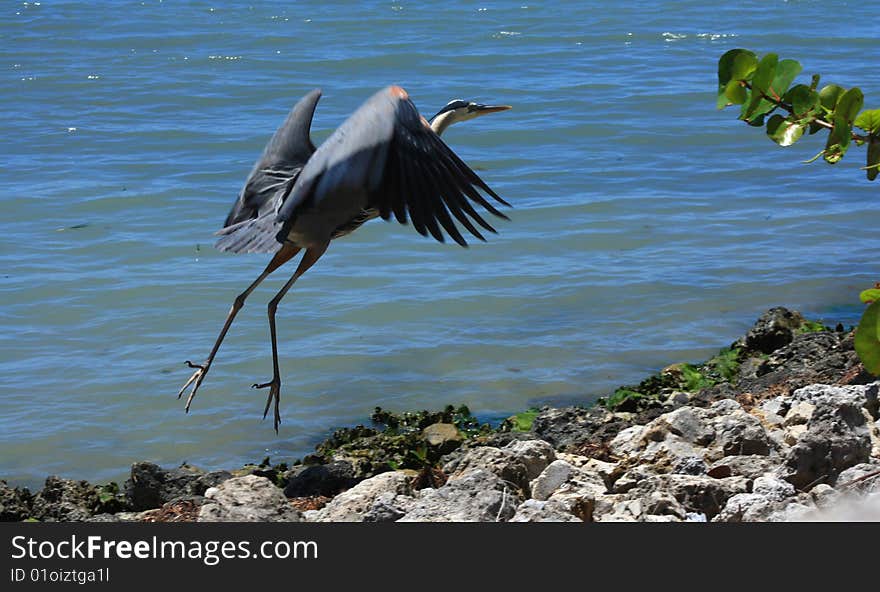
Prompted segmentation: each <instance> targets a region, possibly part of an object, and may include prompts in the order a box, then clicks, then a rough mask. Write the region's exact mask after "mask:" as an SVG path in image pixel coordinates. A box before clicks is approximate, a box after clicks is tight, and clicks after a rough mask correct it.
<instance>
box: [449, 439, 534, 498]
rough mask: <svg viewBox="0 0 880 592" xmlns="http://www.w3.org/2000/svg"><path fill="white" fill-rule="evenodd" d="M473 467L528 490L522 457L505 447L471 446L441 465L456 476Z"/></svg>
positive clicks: (526, 470) (526, 473)
mask: <svg viewBox="0 0 880 592" xmlns="http://www.w3.org/2000/svg"><path fill="white" fill-rule="evenodd" d="M474 469H484V470H486V471H489V472H491V473H494V474H495V475H498V477H500V478H501V479H503V480H504V481H507V482H508V483H510V484H511V485H512V486H513V487H517V488H519V489H521V490H523V491H528V487H529V479H528V469H526V465H525V463H524V462H523V461H522V459H520V458H518V457H517V456H516V455H515V454H514V453H513V451H511V450H508V449H507V448H495V447H493V446H480V447H479V448H471V449H470V450H468V451H467V452H466V453H465V454H464V456H461V457H459V458H456V459H455V460H453V461H451V462H449V463H447V464H446V465H445V466H444V467H443V472H445V473H446V474H447V475H451V476H452V477H456V476H459V475H461V474H463V473H467V472H469V471H472V470H474Z"/></svg>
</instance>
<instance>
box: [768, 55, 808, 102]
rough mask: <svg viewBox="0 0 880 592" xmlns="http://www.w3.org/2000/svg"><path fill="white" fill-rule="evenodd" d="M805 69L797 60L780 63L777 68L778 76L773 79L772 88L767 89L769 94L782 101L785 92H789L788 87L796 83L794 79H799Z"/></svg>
mask: <svg viewBox="0 0 880 592" xmlns="http://www.w3.org/2000/svg"><path fill="white" fill-rule="evenodd" d="M803 69H804V67H803V66H801V63H800V62H798V61H797V60H782V61H781V62H779V63H778V64H777V66H776V75H775V76H774V77H773V82H772V83H771V85H770V88H769V89H767V90H768V92H767V94H768V95H770V96H771V97H773V98H775V99H781V98H782V96H783V95H784V94H785V91H787V90H788V87H789V86H791V83H792V82H794V79H795V78H797V75H798V74H800V73H801V71H803Z"/></svg>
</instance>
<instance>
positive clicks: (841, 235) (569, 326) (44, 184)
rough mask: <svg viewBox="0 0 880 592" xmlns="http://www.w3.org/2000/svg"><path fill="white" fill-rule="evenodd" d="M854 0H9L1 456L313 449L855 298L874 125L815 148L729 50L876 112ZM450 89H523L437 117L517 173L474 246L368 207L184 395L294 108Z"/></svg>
mask: <svg viewBox="0 0 880 592" xmlns="http://www.w3.org/2000/svg"><path fill="white" fill-rule="evenodd" d="M864 11H865V5H864V4H863V3H856V2H850V3H843V2H810V1H804V2H795V1H791V2H780V1H769V2H768V1H765V2H728V3H711V2H694V1H681V2H657V3H648V2H582V1H581V2H533V1H532V0H518V1H516V2H495V1H484V2H460V1H457V0H450V1H446V2H431V3H410V2H394V1H389V2H366V3H365V2H295V3H294V2H259V3H257V2H253V3H251V2H203V1H198V2H174V1H156V0H151V1H144V2H129V1H122V2H116V1H114V2H109V1H92V2H79V1H53V0H44V1H42V2H4V3H3V4H2V7H0V90H2V92H0V113H2V117H0V138H2V144H0V205H2V212H3V215H2V222H0V228H2V231H0V323H2V325H0V329H2V330H0V477H2V478H5V479H7V480H9V481H10V482H11V483H14V484H17V485H29V486H31V487H38V486H39V485H40V483H41V482H42V480H43V479H44V478H45V476H46V475H47V474H50V473H54V474H59V475H62V476H66V477H70V478H85V479H90V480H96V481H101V480H109V479H114V480H123V479H125V477H126V474H127V471H128V467H129V465H130V464H131V463H132V462H134V461H138V460H142V459H148V460H152V461H155V462H158V463H160V464H163V465H169V466H175V465H177V464H179V463H180V462H182V461H188V462H190V463H194V464H196V465H201V466H203V467H206V468H210V467H223V468H229V467H235V466H239V465H240V464H241V463H244V462H247V461H255V460H256V461H259V460H260V459H262V458H263V457H265V456H267V455H268V456H271V458H272V459H273V461H284V460H288V461H289V460H292V459H294V458H296V457H300V456H302V455H304V454H306V453H308V452H310V451H311V450H312V447H313V446H314V444H315V443H316V442H317V441H319V440H320V439H321V438H322V437H324V436H326V435H327V434H328V433H329V431H331V430H332V429H333V428H335V427H339V426H344V425H351V424H355V423H362V422H366V421H368V418H369V414H370V412H371V410H372V409H373V408H374V407H376V406H377V405H378V406H382V407H384V408H388V409H391V410H404V409H414V408H425V407H429V408H439V407H441V406H443V405H446V404H448V403H456V404H459V403H466V404H467V405H468V406H470V408H471V409H472V410H473V411H474V412H475V413H477V414H478V415H479V417H480V418H481V419H484V420H487V421H489V420H498V419H500V418H503V417H505V416H507V415H509V414H511V413H513V412H516V411H519V410H522V409H524V408H526V407H529V406H532V405H540V404H544V403H553V404H562V403H570V402H582V403H587V402H590V401H592V400H594V399H595V397H597V396H599V395H602V394H605V393H608V392H609V391H610V390H611V389H613V388H614V387H615V386H617V385H620V384H624V383H628V382H635V381H638V380H640V379H641V378H643V377H644V376H645V375H646V374H648V373H651V372H655V371H657V370H658V369H660V368H662V367H663V366H665V365H667V364H670V363H673V362H677V361H681V360H694V361H696V360H700V359H703V358H705V357H707V356H709V355H711V354H713V353H714V352H715V351H716V350H717V349H718V348H720V347H721V346H724V345H726V344H728V343H730V342H731V341H733V340H734V339H735V338H737V337H738V336H739V335H741V334H742V333H743V332H744V331H745V330H746V329H747V328H748V327H749V326H750V325H751V324H752V323H753V322H754V320H755V319H756V318H757V317H758V316H759V315H760V314H761V313H762V312H763V311H764V310H766V309H767V308H769V307H772V306H777V305H785V306H788V307H791V308H796V309H799V310H801V311H802V312H804V313H805V314H807V315H808V316H811V317H814V318H818V319H822V320H825V321H826V322H828V323H832V324H836V323H837V322H843V323H844V324H853V323H855V322H856V321H857V320H858V318H859V316H860V314H861V310H862V306H861V305H860V304H859V302H858V292H859V291H860V290H861V289H864V288H867V287H870V286H871V284H872V283H873V282H874V281H875V280H876V279H878V278H877V275H876V273H877V266H876V264H877V253H878V247H880V240H878V235H877V228H878V222H880V215H878V204H880V182H875V183H869V182H867V181H866V179H865V176H864V172H863V171H860V170H858V167H860V166H863V162H864V161H863V159H864V149H863V148H855V147H854V148H852V150H851V154H850V155H849V156H848V157H847V158H845V159H844V160H843V161H842V162H841V163H840V164H838V165H836V166H834V167H831V166H829V165H826V164H824V163H823V162H821V161H820V162H816V163H813V164H810V165H806V164H802V163H801V161H804V160H807V159H808V158H810V157H812V156H814V155H815V154H816V153H817V152H819V151H820V150H821V148H822V145H823V144H822V143H823V141H824V134H822V135H821V137H822V138H823V139H821V140H820V138H819V137H818V136H816V137H810V138H805V139H804V140H802V141H801V142H800V143H798V144H796V145H795V146H794V147H791V148H787V149H780V148H778V147H776V146H775V145H773V144H772V143H771V142H770V141H769V140H768V139H767V138H766V137H765V136H764V133H763V132H762V131H761V130H758V129H754V128H749V127H748V126H746V125H744V124H742V123H741V122H739V121H737V120H736V113H737V112H736V110H735V109H729V110H727V111H717V110H716V109H715V86H716V64H717V60H718V58H719V57H720V56H721V54H722V53H723V52H724V51H726V50H728V49H730V48H733V47H745V48H750V49H753V50H755V51H757V52H758V53H766V52H769V51H774V52H777V53H779V54H780V57H790V58H794V59H798V60H800V61H801V62H802V63H803V64H804V67H805V72H804V74H802V76H801V78H800V80H801V81H808V80H809V75H810V74H812V73H814V72H818V73H821V74H822V75H823V82H832V81H833V82H837V83H839V84H841V85H844V86H854V85H859V86H861V88H862V90H863V91H864V92H865V95H866V97H867V101H866V106H868V107H872V106H873V107H880V75H878V73H877V68H876V65H877V63H878V59H880V21H878V20H877V19H871V18H866V15H865V13H864ZM392 83H394V84H399V85H401V86H403V87H404V88H406V89H407V90H408V91H409V94H410V96H411V97H412V99H413V100H414V102H415V103H416V105H417V106H418V107H419V108H420V109H421V110H422V111H423V112H424V113H425V114H426V115H427V116H430V115H432V114H433V113H434V112H436V111H437V110H438V109H439V108H440V107H441V106H443V105H444V104H445V103H446V102H447V101H449V100H450V99H454V98H464V99H469V100H477V101H481V102H486V103H506V104H510V105H513V106H514V109H513V110H511V111H507V112H504V113H501V114H497V115H492V116H487V117H484V118H481V119H478V120H475V121H471V122H467V123H462V124H460V125H458V126H455V127H453V128H451V129H450V130H448V131H447V132H446V134H445V135H444V139H445V140H446V141H447V142H448V143H449V144H450V145H451V146H452V147H453V149H455V150H456V151H457V152H458V154H459V155H461V156H462V158H463V159H464V160H466V161H467V162H468V163H469V164H471V165H472V166H473V167H475V168H476V169H477V171H478V172H479V174H480V175H481V176H482V177H483V178H484V179H485V180H486V181H487V182H488V183H489V184H490V185H491V186H492V187H493V188H494V189H495V190H496V191H497V192H498V193H499V194H500V195H501V196H503V197H504V198H505V199H506V200H507V201H509V202H510V203H511V204H513V205H514V208H513V209H512V210H510V211H509V214H510V217H511V221H510V222H504V221H499V222H498V225H497V228H498V229H499V234H498V235H497V236H491V237H490V240H489V241H488V242H487V243H485V244H482V243H477V244H474V245H473V246H471V247H470V248H468V249H462V248H460V247H458V246H455V245H454V244H445V245H441V244H438V243H436V242H434V241H433V240H430V239H426V238H423V237H421V236H419V235H418V234H417V233H416V232H415V231H414V230H413V229H412V227H411V226H401V225H398V224H396V223H393V224H391V223H384V222H382V221H374V222H371V223H369V224H367V225H365V226H364V227H363V228H361V229H360V230H359V231H358V232H356V233H355V234H353V235H351V236H349V237H346V238H343V239H340V240H338V241H335V242H334V243H333V245H332V246H331V248H330V250H329V251H328V252H327V254H326V255H325V256H324V257H323V259H322V260H321V261H320V262H319V263H318V264H317V265H316V266H315V267H314V268H313V269H312V270H311V271H310V272H309V273H308V274H306V275H305V276H304V277H303V279H302V280H301V281H300V282H299V283H297V285H296V286H295V287H294V289H293V290H292V291H291V293H290V294H289V295H288V296H287V298H286V299H285V300H284V301H283V302H282V305H281V308H280V310H279V315H278V323H279V347H280V353H281V366H282V375H283V376H282V379H283V385H282V408H281V412H282V417H283V423H282V425H281V429H280V433H279V434H278V435H276V434H275V432H274V431H273V430H272V423H271V419H270V420H266V421H262V420H261V415H262V408H263V403H264V401H265V394H266V393H265V391H254V390H252V389H251V388H250V386H251V384H252V383H255V382H263V381H267V380H269V378H270V377H271V355H270V348H269V335H268V325H267V321H266V302H267V301H268V300H269V299H270V298H271V296H272V295H273V294H274V293H275V291H276V290H277V289H278V288H279V287H280V286H281V284H283V282H284V281H285V280H286V278H287V277H288V276H287V274H288V273H290V272H292V270H293V267H292V266H291V268H290V269H282V270H281V271H279V272H277V273H276V274H275V275H274V276H273V277H271V278H270V279H269V280H267V281H266V282H265V283H264V284H263V286H262V287H261V288H260V289H258V290H257V291H256V292H255V293H254V294H253V295H252V296H251V298H250V300H249V301H248V305H247V306H246V307H245V309H244V310H243V311H242V312H241V313H240V314H239V317H238V319H237V320H236V323H235V324H234V325H233V327H232V330H231V331H230V333H229V335H228V337H227V339H226V342H225V343H224V345H223V347H222V349H221V350H220V353H219V355H218V356H217V359H216V361H215V364H214V366H213V368H212V370H211V372H210V374H209V375H208V377H207V379H206V381H205V383H204V384H203V386H202V388H201V390H200V392H199V395H198V396H197V398H196V400H195V402H194V405H193V409H192V411H191V413H190V414H189V415H186V414H184V411H183V402H182V401H179V400H178V399H177V398H176V394H177V391H178V389H179V388H180V386H181V385H182V384H183V382H184V381H185V380H186V379H187V378H188V377H189V375H190V372H191V371H190V370H189V369H188V368H186V367H185V365H184V360H188V359H189V360H193V361H195V362H201V361H202V360H203V359H204V358H205V356H206V355H207V353H208V350H209V349H210V346H211V344H212V343H213V340H214V338H215V337H216V335H217V332H218V331H219V329H220V326H221V324H222V322H223V319H224V317H225V315H226V313H227V311H228V309H229V306H230V304H231V302H232V299H233V298H234V297H235V295H236V294H238V293H239V292H240V291H241V290H243V289H244V288H245V287H246V286H247V285H248V284H249V283H250V282H251V281H252V280H253V279H254V278H255V277H256V276H257V274H258V273H259V272H260V271H261V270H262V269H263V267H264V265H265V264H266V262H267V260H268V257H267V256H265V255H238V256H236V255H228V254H224V253H219V252H217V251H215V250H214V249H213V247H212V244H213V241H214V236H213V232H214V231H215V230H217V229H218V228H219V227H220V226H221V225H222V222H223V219H224V218H225V216H226V214H227V211H228V209H229V208H230V206H231V204H232V202H233V201H234V199H235V197H236V194H237V192H238V190H239V188H240V187H241V184H242V182H243V181H244V179H245V177H246V175H247V174H248V172H249V171H250V168H251V166H252V164H253V162H254V160H255V159H256V158H257V157H258V155H259V154H260V151H261V150H262V148H263V146H264V144H265V142H266V141H267V140H268V138H269V137H270V136H271V134H272V133H273V131H274V130H275V129H276V127H277V126H278V125H279V124H280V123H281V121H282V120H283V118H284V117H285V115H286V114H287V111H288V110H289V108H290V107H291V106H292V105H293V103H294V102H296V101H297V100H298V99H299V98H300V97H301V96H302V95H303V94H305V93H306V92H308V91H309V90H311V89H312V88H316V87H320V88H322V89H323V92H324V96H323V99H322V101H321V102H320V104H319V105H318V109H317V113H316V116H315V120H314V124H313V128H312V131H313V137H314V139H315V142H316V143H318V142H320V141H321V140H323V139H324V138H326V137H327V136H328V135H329V133H331V131H332V130H333V129H334V128H335V127H337V126H338V125H339V124H340V123H342V121H343V120H344V119H345V117H346V116H347V115H348V114H350V113H351V112H352V111H353V110H354V109H356V108H357V107H358V105H360V104H361V102H363V101H364V100H365V99H366V98H368V97H369V96H370V95H371V94H372V93H373V92H375V91H376V90H378V89H379V88H382V87H383V86H386V85H388V84H392Z"/></svg>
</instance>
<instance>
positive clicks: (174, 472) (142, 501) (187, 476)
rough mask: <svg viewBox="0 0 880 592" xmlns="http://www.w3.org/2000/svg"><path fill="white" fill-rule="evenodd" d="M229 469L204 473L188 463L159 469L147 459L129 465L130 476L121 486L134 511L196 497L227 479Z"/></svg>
mask: <svg viewBox="0 0 880 592" xmlns="http://www.w3.org/2000/svg"><path fill="white" fill-rule="evenodd" d="M231 477H232V473H230V472H229V471H211V472H207V473H206V472H205V471H203V470H201V469H198V468H196V467H193V466H191V465H187V464H184V465H181V466H180V467H178V468H176V469H170V470H167V469H163V468H162V467H160V466H159V465H157V464H155V463H151V462H138V463H134V464H133V465H131V476H130V477H129V479H128V480H127V481H126V482H125V485H124V486H123V489H124V491H125V496H126V498H127V499H128V502H129V504H130V505H131V507H132V509H134V510H150V509H153V508H158V507H160V506H162V505H163V504H165V503H167V502H171V501H175V500H177V499H182V498H199V497H201V496H203V495H204V493H205V491H206V490H207V489H208V488H210V487H216V486H217V485H219V484H220V483H222V482H223V481H226V480H227V479H230V478H231Z"/></svg>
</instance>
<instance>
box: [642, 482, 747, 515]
mask: <svg viewBox="0 0 880 592" xmlns="http://www.w3.org/2000/svg"><path fill="white" fill-rule="evenodd" d="M750 485H751V480H750V479H747V478H745V477H739V476H736V477H726V478H724V479H713V478H712V477H704V476H695V475H674V474H670V475H656V476H653V477H649V478H648V479H645V480H644V481H642V482H641V483H639V484H638V485H637V486H636V487H635V488H634V489H633V490H632V491H631V492H630V494H629V495H630V497H636V496H638V497H639V498H642V499H647V498H650V496H651V495H652V494H653V493H654V492H665V493H669V494H671V495H672V496H673V497H674V498H675V499H676V500H677V501H678V502H679V503H680V504H681V505H682V506H683V507H684V509H685V511H686V512H699V513H702V514H706V516H707V517H708V518H709V519H711V518H712V517H713V516H715V515H716V514H718V512H720V511H721V509H722V508H723V507H724V504H725V503H726V502H727V500H728V499H729V498H731V497H733V496H734V495H736V494H737V493H746V492H748V490H749V486H750Z"/></svg>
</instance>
